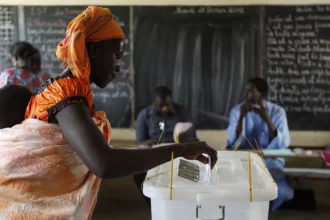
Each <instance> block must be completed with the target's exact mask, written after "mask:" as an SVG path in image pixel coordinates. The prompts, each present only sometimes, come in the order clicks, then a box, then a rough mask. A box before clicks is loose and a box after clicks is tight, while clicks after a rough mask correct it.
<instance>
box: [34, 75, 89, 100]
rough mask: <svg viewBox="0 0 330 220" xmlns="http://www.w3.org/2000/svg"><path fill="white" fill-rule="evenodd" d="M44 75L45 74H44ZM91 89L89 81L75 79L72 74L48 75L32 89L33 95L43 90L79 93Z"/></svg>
mask: <svg viewBox="0 0 330 220" xmlns="http://www.w3.org/2000/svg"><path fill="white" fill-rule="evenodd" d="M45 77H46V76H45ZM87 90H88V91H89V90H91V85H90V84H89V82H86V81H83V80H81V79H77V78H75V77H74V76H71V75H70V76H57V77H50V76H49V77H48V79H45V81H44V83H43V84H42V85H41V86H40V87H39V88H38V89H36V90H35V91H34V93H35V95H38V94H40V93H43V92H47V93H52V92H56V93H68V94H67V95H70V93H74V94H76V93H80V92H83V91H87Z"/></svg>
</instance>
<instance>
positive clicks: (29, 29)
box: [0, 6, 132, 127]
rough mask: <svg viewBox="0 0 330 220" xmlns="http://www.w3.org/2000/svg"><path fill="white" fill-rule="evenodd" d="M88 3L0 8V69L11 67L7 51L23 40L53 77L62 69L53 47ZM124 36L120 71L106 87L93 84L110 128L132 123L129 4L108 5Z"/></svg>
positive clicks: (96, 99)
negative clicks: (37, 53) (28, 44)
mask: <svg viewBox="0 0 330 220" xmlns="http://www.w3.org/2000/svg"><path fill="white" fill-rule="evenodd" d="M86 7H87V6H50V7H45V6H33V7H25V6H18V7H4V6H2V7H0V22H1V23H0V28H1V29H0V31H1V32H0V37H1V39H0V46H1V48H0V59H1V66H0V67H1V70H2V69H4V68H8V67H11V63H10V59H9V54H8V50H9V47H10V45H11V44H13V43H14V42H15V41H17V40H18V39H19V40H25V41H28V42H30V43H32V44H33V45H34V46H35V47H36V48H38V49H39V51H40V53H41V57H42V69H43V70H45V71H47V72H48V73H50V74H51V76H53V77H55V76H57V75H58V74H60V73H61V72H62V71H63V63H62V62H61V61H59V60H58V59H57V57H56V56H55V54H54V49H55V47H56V46H57V44H58V43H59V42H60V41H61V40H62V39H63V38H64V37H65V32H66V27H67V24H68V23H69V22H70V21H71V20H72V19H73V18H74V17H75V16H77V15H78V14H80V13H81V12H82V11H83V10H85V9H86ZM109 8H110V10H111V11H112V13H113V14H114V15H115V19H116V21H117V22H118V23H119V25H120V26H121V27H122V28H123V30H124V32H125V35H126V40H125V43H126V46H125V52H124V56H123V58H122V59H121V61H120V66H121V72H119V73H118V74H117V78H116V79H115V80H114V81H113V82H112V83H111V84H109V85H108V87H106V88H105V89H99V88H97V87H95V86H93V87H92V88H93V95H94V104H95V107H96V110H103V111H105V112H106V113H107V117H108V119H109V120H110V121H111V124H112V126H113V127H129V126H130V124H131V110H130V109H131V106H130V103H131V97H132V88H131V83H130V65H129V61H130V58H129V56H130V46H129V43H130V42H129V29H130V28H129V24H130V19H129V16H130V12H129V10H130V9H129V7H109Z"/></svg>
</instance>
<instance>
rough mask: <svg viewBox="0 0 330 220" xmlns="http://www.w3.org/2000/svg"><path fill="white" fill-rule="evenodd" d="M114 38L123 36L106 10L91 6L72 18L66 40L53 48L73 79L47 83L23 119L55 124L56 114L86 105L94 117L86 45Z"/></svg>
mask: <svg viewBox="0 0 330 220" xmlns="http://www.w3.org/2000/svg"><path fill="white" fill-rule="evenodd" d="M114 38H124V33H123V31H122V29H121V28H120V27H119V26H118V24H117V23H116V22H115V20H114V15H113V14H112V13H111V11H110V10H109V9H107V8H100V7H95V6H90V7H88V8H87V9H86V10H85V11H84V12H83V13H82V14H80V15H78V16H77V17H76V18H74V19H73V20H72V21H71V22H70V23H69V25H68V28H67V31H66V38H65V39H64V40H63V41H62V42H61V43H59V45H58V46H57V48H56V49H55V53H56V55H57V57H58V58H59V59H60V60H62V61H64V63H65V64H66V65H67V66H68V67H69V68H70V70H71V72H72V76H70V77H58V78H56V79H51V80H50V81H49V82H48V83H46V84H45V85H44V86H43V87H42V88H41V89H40V90H39V92H38V93H37V94H36V95H35V96H33V97H32V98H31V100H30V103H29V105H28V107H27V109H26V112H25V118H36V119H39V120H42V121H46V122H55V119H54V117H55V115H56V113H58V112H59V111H61V110H62V109H64V108H65V107H66V106H68V105H71V104H75V103H82V104H85V105H86V106H87V107H88V109H89V110H90V112H91V114H92V115H93V114H94V113H93V101H92V90H91V86H90V81H89V75H90V62H89V58H88V54H87V50H86V46H85V44H86V43H87V42H96V41H102V40H107V39H114Z"/></svg>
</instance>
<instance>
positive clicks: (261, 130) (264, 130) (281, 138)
mask: <svg viewBox="0 0 330 220" xmlns="http://www.w3.org/2000/svg"><path fill="white" fill-rule="evenodd" d="M242 104H243V103H241V104H239V105H237V106H235V107H234V108H233V109H232V110H231V111H230V114H229V126H228V129H227V134H228V141H227V148H229V149H232V148H235V147H236V146H237V144H238V143H239V142H240V143H241V146H249V143H248V142H247V141H246V139H245V137H247V139H249V141H250V142H251V143H252V144H253V146H256V144H255V141H254V139H256V141H257V143H258V145H259V147H260V148H261V149H281V148H287V147H289V144H290V134H289V127H288V121H287V118H286V113H285V110H284V109H283V108H282V107H280V106H278V105H276V104H273V103H271V102H267V101H264V107H265V108H266V110H267V111H268V114H269V116H270V118H271V120H272V122H273V124H274V126H275V128H276V129H277V136H276V137H275V138H273V140H271V141H270V136H269V130H268V126H267V124H266V122H265V121H264V120H263V119H261V117H260V116H259V115H258V114H257V113H255V112H248V113H247V114H246V115H245V117H244V119H243V129H242V134H241V135H240V137H238V138H237V140H235V138H236V127H237V123H238V120H239V116H240V112H241V106H242ZM244 136H245V137H244ZM255 148H256V147H255Z"/></svg>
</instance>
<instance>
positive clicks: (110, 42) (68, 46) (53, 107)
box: [0, 6, 216, 219]
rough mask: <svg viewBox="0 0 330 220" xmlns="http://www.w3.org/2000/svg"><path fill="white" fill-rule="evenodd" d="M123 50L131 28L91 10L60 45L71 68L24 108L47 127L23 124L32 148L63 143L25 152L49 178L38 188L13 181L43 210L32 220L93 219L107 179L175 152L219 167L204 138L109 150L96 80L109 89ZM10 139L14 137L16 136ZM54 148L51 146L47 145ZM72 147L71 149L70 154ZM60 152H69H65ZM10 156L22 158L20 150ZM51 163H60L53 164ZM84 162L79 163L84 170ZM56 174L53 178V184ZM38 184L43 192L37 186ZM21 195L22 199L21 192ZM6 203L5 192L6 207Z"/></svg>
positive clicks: (158, 161)
mask: <svg viewBox="0 0 330 220" xmlns="http://www.w3.org/2000/svg"><path fill="white" fill-rule="evenodd" d="M123 47H124V33H123V31H122V29H121V28H120V27H119V26H118V24H117V23H116V22H115V20H114V16H113V14H112V13H111V12H110V10H109V9H106V8H100V7H94V6H92V7H88V8H87V9H86V10H85V11H84V12H83V13H82V14H80V15H78V16H77V17H76V18H75V19H73V20H72V21H71V22H70V24H69V26H68V29H67V32H66V38H65V39H64V40H63V41H62V42H61V43H60V44H59V45H58V47H57V48H56V50H55V52H56V55H57V56H58V58H59V59H61V60H62V61H64V64H65V66H66V69H65V70H64V71H63V73H62V74H61V75H60V76H59V77H57V78H55V79H51V80H49V82H48V83H46V84H45V85H44V86H42V87H41V88H40V89H39V91H38V92H37V93H36V94H35V95H34V96H33V97H32V98H31V100H30V102H29V104H28V107H27V109H26V112H25V118H26V119H28V120H30V121H31V120H34V121H38V123H37V122H33V121H32V122H30V124H31V123H32V124H33V125H31V126H32V127H33V126H38V128H40V129H35V130H36V131H35V130H34V132H33V133H29V134H25V132H27V131H28V130H29V129H28V128H25V127H29V126H30V124H29V126H28V125H27V124H24V122H23V125H22V126H23V127H21V129H22V132H23V133H24V135H22V136H24V137H30V136H29V135H32V136H31V137H30V138H27V139H29V140H28V141H31V142H33V141H34V142H33V144H34V145H33V146H44V145H43V143H48V142H47V141H51V140H52V141H53V142H51V143H53V144H54V143H56V146H55V147H53V148H49V151H45V152H41V149H38V148H39V147H37V148H33V150H35V152H34V153H33V154H26V157H32V158H29V159H28V161H27V162H26V163H21V164H22V166H23V164H24V166H28V167H31V169H28V170H29V172H30V171H31V170H33V172H36V173H38V175H34V176H33V178H32V179H34V181H35V179H38V178H39V177H40V176H41V177H43V179H42V178H39V179H38V181H37V183H36V185H33V184H34V183H33V184H32V183H31V184H30V183H29V181H30V180H29V179H28V178H26V179H25V180H26V182H20V184H23V185H24V187H22V186H21V185H20V186H19V187H17V186H18V185H15V186H11V187H12V188H13V187H16V189H17V190H18V195H20V194H19V193H22V192H24V193H23V194H24V196H28V195H30V197H27V198H26V199H25V200H22V201H25V202H27V201H29V202H30V203H31V206H29V207H34V208H35V209H36V210H37V211H36V210H34V212H33V213H34V214H31V213H28V211H27V210H28V208H27V209H25V210H26V211H22V212H20V214H18V215H19V216H20V217H24V218H25V219H40V218H41V217H42V218H46V217H50V216H51V218H52V219H87V218H90V216H91V213H92V211H93V207H94V205H95V202H96V194H97V191H98V188H99V185H100V178H114V177H119V176H124V175H132V174H137V173H140V172H143V171H146V170H148V169H151V168H153V167H155V166H158V165H160V164H162V163H165V162H167V161H169V160H170V158H171V152H174V155H175V157H185V158H186V159H197V160H199V161H201V162H203V163H207V162H208V160H207V158H206V157H204V156H203V155H202V154H204V153H205V154H209V155H210V156H211V158H212V165H214V164H215V162H216V151H215V150H213V149H211V148H210V147H209V146H207V145H206V144H205V143H204V142H194V143H184V144H173V145H168V146H165V147H159V148H154V149H136V150H125V149H113V148H110V147H109V142H110V137H111V127H110V123H109V122H108V121H107V120H106V117H105V113H104V112H95V111H94V106H93V100H92V91H91V83H94V84H96V85H97V86H98V87H101V88H104V87H106V86H107V84H109V83H110V82H111V81H112V80H113V79H114V78H115V77H116V74H115V72H116V71H118V70H119V65H118V60H119V59H120V58H121V56H122V55H123ZM29 118H30V119H29ZM31 118H33V119H31ZM35 119H38V120H35ZM41 122H42V123H44V124H45V122H46V123H52V124H54V123H58V124H59V126H60V129H61V132H62V133H63V135H64V137H65V139H66V141H68V142H69V144H70V145H71V147H72V148H73V150H74V151H73V152H76V154H77V156H74V155H73V156H72V152H71V151H70V150H69V149H66V148H65V147H61V148H60V147H59V146H61V145H60V144H61V143H62V142H63V138H62V137H61V135H58V134H57V133H56V132H58V131H57V129H56V125H54V126H55V127H51V128H49V131H53V132H54V135H49V133H47V134H45V132H41V131H42V129H41V128H42V127H45V125H44V124H42V123H41ZM40 123H41V124H40ZM24 126H25V127H24ZM38 132H39V133H40V132H41V133H40V137H43V138H45V139H44V141H46V140H47V141H46V142H41V140H40V141H39V142H38V140H39V139H38V138H37V137H35V135H37V134H38ZM55 134H56V135H55ZM9 137H11V136H10V135H9ZM5 140H7V139H5ZM15 140H16V139H15ZM61 141H62V142H61ZM0 142H1V140H0ZM57 142H61V143H57ZM62 144H63V143H62ZM49 145H50V144H49V143H48V145H47V147H49ZM68 152H71V153H70V154H69V155H71V156H70V157H69V156H68ZM56 153H57V154H56ZM4 154H5V155H8V152H4ZM34 154H40V155H43V157H45V160H40V158H39V157H38V158H35V157H33V155H34ZM53 154H56V156H55V155H53ZM61 154H63V155H65V156H61ZM10 155H11V157H16V156H17V155H19V152H16V153H15V154H12V153H11V154H10ZM78 156H79V157H78ZM18 158H19V157H18ZM69 158H73V159H77V158H79V160H80V158H81V160H82V161H83V163H84V164H85V165H84V166H86V169H85V168H83V167H81V166H80V164H82V163H79V162H77V161H75V160H68V159H69ZM34 161H39V162H38V163H42V164H43V165H42V166H41V165H40V166H37V165H34V164H33V163H34ZM45 161H46V162H45ZM50 161H51V162H52V163H54V164H55V165H57V166H51V167H49V166H50V165H49V164H50ZM31 164H32V165H31ZM78 165H79V167H77V166H78ZM45 167H48V168H47V172H48V173H47V172H46V171H45V169H46V168H45ZM72 167H73V168H72ZM16 170H18V169H16ZM86 170H87V171H86ZM17 172H19V171H17ZM61 172H62V173H61ZM86 172H87V173H86ZM43 175H44V176H43ZM61 176H62V178H63V179H62V178H61ZM56 178H57V179H56ZM52 179H54V180H53V181H52ZM78 180H79V181H78ZM1 181H2V180H1V179H0V184H2V183H5V182H7V183H8V181H7V179H4V180H3V181H2V182H1ZM11 181H13V180H11ZM46 181H48V182H47V183H48V184H51V186H49V187H52V188H51V189H48V188H47V187H46V186H44V185H42V184H44V183H45V182H46ZM14 182H15V181H14ZM26 184H28V185H26ZM37 186H39V188H42V189H43V191H42V192H41V191H40V190H39V191H38V189H39V188H38V187H37ZM12 188H10V189H12ZM22 190H23V191H22ZM24 190H25V191H24ZM33 190H36V192H34V191H33ZM0 191H1V190H0ZM25 192H26V193H25ZM77 192H79V193H77ZM0 193H1V192H0ZM52 193H54V194H52ZM8 198H9V197H8ZM15 198H16V197H15ZM17 199H22V197H19V198H16V200H17ZM1 201H2V200H1V194H0V205H1ZM6 201H9V200H5V202H6ZM19 207H20V206H19V205H17V206H16V208H17V210H24V209H19ZM25 207H27V206H25ZM36 207H37V208H36ZM68 207H70V208H68ZM50 210H52V211H50ZM65 210H66V211H65ZM68 210H70V211H68ZM0 212H1V210H0ZM36 213H37V214H36ZM38 213H39V214H40V215H39V214H38ZM50 213H51V214H50ZM68 213H71V215H75V217H72V216H68V215H70V214H68ZM73 213H74V214H73ZM77 216H78V217H77Z"/></svg>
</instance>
